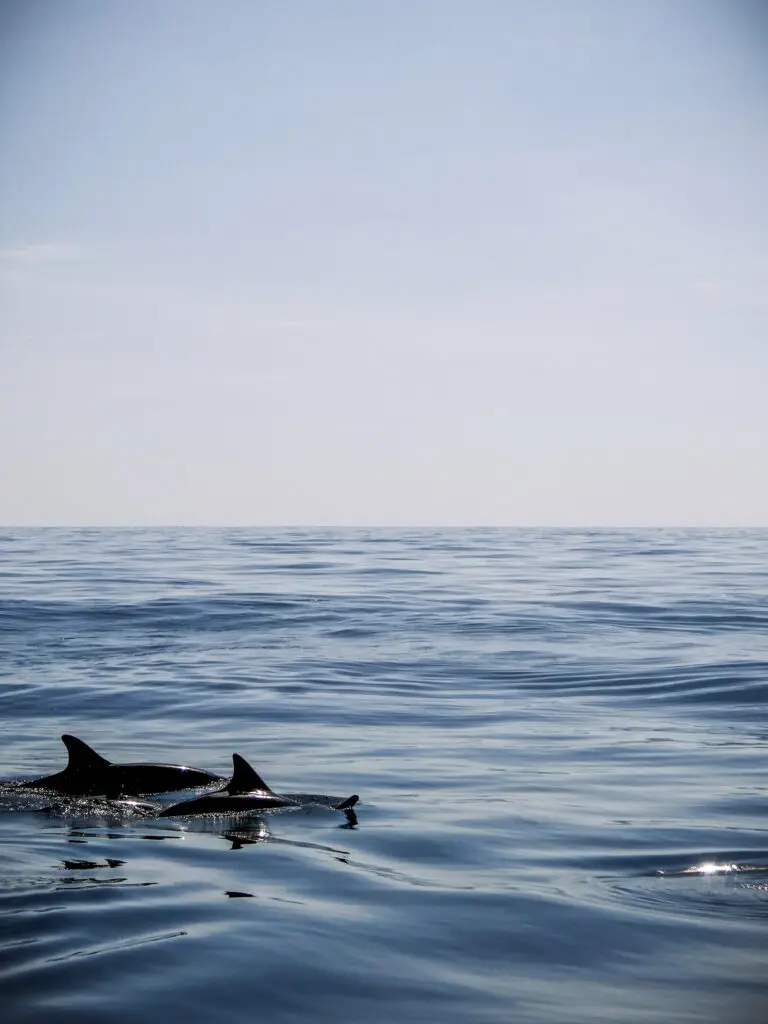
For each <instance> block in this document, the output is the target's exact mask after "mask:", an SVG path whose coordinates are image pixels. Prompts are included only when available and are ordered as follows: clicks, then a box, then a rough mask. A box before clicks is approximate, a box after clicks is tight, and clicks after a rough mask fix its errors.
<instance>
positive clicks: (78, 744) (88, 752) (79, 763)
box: [61, 733, 111, 772]
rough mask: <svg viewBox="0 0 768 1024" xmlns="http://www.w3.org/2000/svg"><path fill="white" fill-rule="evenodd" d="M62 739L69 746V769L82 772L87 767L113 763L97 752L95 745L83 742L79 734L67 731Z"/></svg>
mask: <svg viewBox="0 0 768 1024" xmlns="http://www.w3.org/2000/svg"><path fill="white" fill-rule="evenodd" d="M61 741H62V743H63V744H64V746H65V747H66V748H67V753H68V754H69V764H68V765H67V770H68V771H73V772H81V771H83V770H85V769H89V770H92V769H94V768H107V767H109V765H110V764H111V761H108V760H107V759H106V757H102V756H101V754H97V753H96V751H95V750H94V749H93V747H89V746H88V744H87V743H83V741H82V740H79V739H78V738H77V736H69V735H68V734H67V733H64V735H63V736H62V737H61Z"/></svg>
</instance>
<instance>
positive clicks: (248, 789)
mask: <svg viewBox="0 0 768 1024" xmlns="http://www.w3.org/2000/svg"><path fill="white" fill-rule="evenodd" d="M232 768H233V771H232V778H231V779H230V780H229V784H228V785H227V787H226V788H227V792H228V793H229V795H230V796H235V795H236V794H237V793H253V792H254V790H257V789H258V790H261V791H262V792H263V793H271V792H272V790H271V789H270V788H269V786H268V785H267V784H266V782H265V781H264V780H263V779H262V778H261V777H260V776H259V775H257V774H256V772H255V771H254V770H253V768H251V766H250V765H249V764H248V762H247V761H246V760H245V758H244V757H240V755H239V754H233V755H232Z"/></svg>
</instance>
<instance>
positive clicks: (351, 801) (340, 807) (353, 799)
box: [333, 793, 360, 811]
mask: <svg viewBox="0 0 768 1024" xmlns="http://www.w3.org/2000/svg"><path fill="white" fill-rule="evenodd" d="M359 799H360V797H359V796H358V795H357V793H355V794H354V795H353V796H348V797H347V799H346V800H342V801H341V803H340V804H334V805H333V810H334V811H351V810H352V808H353V807H354V806H355V804H356V803H357V801H358V800H359Z"/></svg>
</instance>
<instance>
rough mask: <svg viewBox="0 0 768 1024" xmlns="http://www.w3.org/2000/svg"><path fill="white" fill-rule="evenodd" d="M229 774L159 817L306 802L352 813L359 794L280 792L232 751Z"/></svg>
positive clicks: (230, 812)
mask: <svg viewBox="0 0 768 1024" xmlns="http://www.w3.org/2000/svg"><path fill="white" fill-rule="evenodd" d="M232 765H233V771H232V778H231V779H230V780H229V782H228V783H227V784H226V786H224V788H223V789H219V790H217V791H216V792H215V793H206V794H205V795H203V796H199V797H196V798H195V799H194V800H185V801H184V802H183V803H180V804H173V806H171V807H166V808H165V810H163V811H161V812H160V814H159V815H158V817H160V818H170V817H177V816H183V815H187V814H235V813H237V812H238V811H263V810H268V809H270V808H273V807H301V806H303V805H307V804H323V805H324V806H326V807H330V808H331V809H332V810H334V811H345V812H348V813H349V814H354V812H353V810H352V808H353V807H354V806H355V804H356V803H357V801H358V799H359V798H358V796H357V794H355V795H354V796H350V797H347V799H346V800H341V801H340V802H338V803H336V802H332V801H331V799H329V798H328V797H317V796H309V795H304V794H300V793H291V794H289V795H282V796H281V795H280V794H278V793H275V792H273V791H272V790H271V789H270V788H269V786H268V785H267V784H266V782H265V781H264V780H263V779H262V778H261V777H260V776H259V775H257V774H256V772H255V771H254V770H253V768H252V767H251V766H250V765H249V764H248V762H247V761H246V760H245V758H244V757H240V755H239V754H233V755H232Z"/></svg>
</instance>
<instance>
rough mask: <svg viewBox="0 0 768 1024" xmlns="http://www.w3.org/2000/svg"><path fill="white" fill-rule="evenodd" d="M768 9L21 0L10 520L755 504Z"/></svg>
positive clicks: (0, 28) (0, 232)
mask: <svg viewBox="0 0 768 1024" xmlns="http://www.w3.org/2000/svg"><path fill="white" fill-rule="evenodd" d="M767 47H768V10H767V9H766V6H765V4H762V3H760V2H758V0H755V2H751V0H743V2H742V0H721V2H714V0H621V2H616V0H526V2H519V0H461V2H459V0H222V2H217V3H211V2H203V0H162V2H157V0H131V2H130V3H126V2H125V0H67V2H61V0H5V2H0V124H1V125H2V135H3V158H2V163H0V424H1V428H0V472H1V474H2V482H1V484H0V521H2V522H4V523H6V524H18V525H26V524H104V525H112V524H137V525H141V524H165V523H167V524H209V523H222V524H230V523H236V524H340V525H344V524H361V525H368V524H372V525H376V524H380V525H422V524H425V525H431V524H435V525H440V524H444V525H454V524H455V525H463V524H489V525H764V526H765V525H768V469H767V468H766V467H767V466H768V455H766V452H768V399H766V392H767V391H768V330H767V329H766V325H767V324H768V188H767V187H766V182H767V181H768V132H767V131H766V129H767V128H768V116H767V115H768V66H767V65H766V63H765V53H766V52H767Z"/></svg>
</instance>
